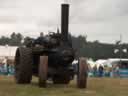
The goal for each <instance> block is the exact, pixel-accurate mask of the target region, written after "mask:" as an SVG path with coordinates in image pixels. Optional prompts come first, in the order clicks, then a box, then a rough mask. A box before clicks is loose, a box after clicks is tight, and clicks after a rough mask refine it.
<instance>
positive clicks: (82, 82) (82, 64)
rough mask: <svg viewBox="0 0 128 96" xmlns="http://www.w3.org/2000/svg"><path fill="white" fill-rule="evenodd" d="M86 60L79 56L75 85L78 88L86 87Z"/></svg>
mask: <svg viewBox="0 0 128 96" xmlns="http://www.w3.org/2000/svg"><path fill="white" fill-rule="evenodd" d="M87 69H88V67H87V62H86V58H84V57H81V58H79V63H78V74H77V87H78V88H86V83H87Z"/></svg>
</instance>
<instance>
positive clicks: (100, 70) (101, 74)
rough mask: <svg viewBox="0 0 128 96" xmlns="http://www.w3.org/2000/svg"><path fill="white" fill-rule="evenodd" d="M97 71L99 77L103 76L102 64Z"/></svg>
mask: <svg viewBox="0 0 128 96" xmlns="http://www.w3.org/2000/svg"><path fill="white" fill-rule="evenodd" d="M98 73H99V77H103V73H104V68H103V66H102V65H100V66H99V68H98Z"/></svg>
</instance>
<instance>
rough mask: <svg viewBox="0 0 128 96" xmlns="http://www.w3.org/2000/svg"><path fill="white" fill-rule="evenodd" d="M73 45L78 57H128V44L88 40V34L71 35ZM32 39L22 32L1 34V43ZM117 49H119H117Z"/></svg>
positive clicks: (21, 42) (14, 44) (18, 43)
mask: <svg viewBox="0 0 128 96" xmlns="http://www.w3.org/2000/svg"><path fill="white" fill-rule="evenodd" d="M71 38H72V45H73V48H74V50H75V52H76V57H79V56H85V57H88V58H93V59H94V60H96V59H107V58H120V57H122V58H128V52H127V50H128V44H125V43H124V44H120V42H119V41H117V42H115V44H109V43H100V42H99V41H98V40H95V41H93V42H91V41H87V36H81V35H80V36H78V37H75V36H71ZM27 40H30V37H23V35H22V34H21V33H15V32H13V33H12V34H11V35H10V37H6V36H1V37H0V45H9V46H21V45H23V44H24V42H27ZM115 50H117V51H115Z"/></svg>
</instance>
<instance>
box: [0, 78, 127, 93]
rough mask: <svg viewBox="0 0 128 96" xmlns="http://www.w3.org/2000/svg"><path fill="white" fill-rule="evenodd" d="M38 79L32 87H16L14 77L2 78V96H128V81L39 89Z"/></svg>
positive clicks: (94, 81)
mask: <svg viewBox="0 0 128 96" xmlns="http://www.w3.org/2000/svg"><path fill="white" fill-rule="evenodd" d="M37 81H38V80H37V78H34V80H33V81H32V84H30V85H16V84H15V82H14V79H13V77H0V96H128V79H120V78H115V79H114V78H88V85H87V89H78V88H76V83H75V80H74V81H71V83H70V84H69V85H53V84H51V83H49V84H48V87H47V88H39V87H38V85H37Z"/></svg>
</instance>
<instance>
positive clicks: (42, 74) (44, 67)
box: [38, 56, 48, 87]
mask: <svg viewBox="0 0 128 96" xmlns="http://www.w3.org/2000/svg"><path fill="white" fill-rule="evenodd" d="M38 75H39V87H46V85H47V84H46V83H47V82H46V81H47V75H48V56H40V62H39V73H38Z"/></svg>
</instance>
